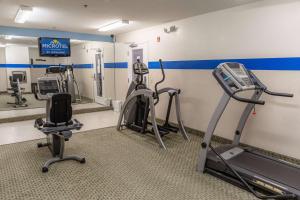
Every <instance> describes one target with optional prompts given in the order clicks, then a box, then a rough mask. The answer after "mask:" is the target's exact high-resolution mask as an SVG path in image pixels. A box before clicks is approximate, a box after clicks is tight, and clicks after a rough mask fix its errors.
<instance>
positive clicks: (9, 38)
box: [4, 35, 13, 40]
mask: <svg viewBox="0 0 300 200" xmlns="http://www.w3.org/2000/svg"><path fill="white" fill-rule="evenodd" d="M12 38H13V36H12V35H5V36H4V39H6V40H11V39H12Z"/></svg>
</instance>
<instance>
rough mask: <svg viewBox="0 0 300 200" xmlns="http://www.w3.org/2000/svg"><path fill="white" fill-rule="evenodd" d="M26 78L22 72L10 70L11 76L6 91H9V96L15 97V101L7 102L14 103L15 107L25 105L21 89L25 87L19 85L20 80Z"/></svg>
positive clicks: (25, 100)
mask: <svg viewBox="0 0 300 200" xmlns="http://www.w3.org/2000/svg"><path fill="white" fill-rule="evenodd" d="M25 80H26V75H24V72H17V71H14V72H12V76H10V77H9V83H10V88H8V89H7V90H8V91H11V96H12V97H14V98H15V102H7V104H12V105H14V107H15V108H19V107H27V106H28V105H27V104H26V102H27V99H26V98H25V97H23V91H24V90H25V88H22V87H21V84H20V83H21V82H23V81H25Z"/></svg>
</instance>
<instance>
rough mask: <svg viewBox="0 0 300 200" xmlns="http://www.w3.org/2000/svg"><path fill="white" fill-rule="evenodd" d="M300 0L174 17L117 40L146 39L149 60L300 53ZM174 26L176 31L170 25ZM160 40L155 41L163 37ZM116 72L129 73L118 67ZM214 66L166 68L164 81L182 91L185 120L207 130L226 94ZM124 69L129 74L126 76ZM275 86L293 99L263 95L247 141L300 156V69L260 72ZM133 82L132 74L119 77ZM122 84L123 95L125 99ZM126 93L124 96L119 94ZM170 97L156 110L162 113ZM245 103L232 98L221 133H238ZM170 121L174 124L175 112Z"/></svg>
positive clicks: (154, 72)
mask: <svg viewBox="0 0 300 200" xmlns="http://www.w3.org/2000/svg"><path fill="white" fill-rule="evenodd" d="M299 10H300V2H299V1H296V0H266V1H260V2H257V3H253V4H249V5H245V6H241V7H236V8H232V9H227V10H223V11H218V12H213V13H209V14H205V15H201V16H196V17H192V18H187V19H183V20H180V21H175V22H170V23H167V24H163V25H160V26H155V27H151V28H147V29H143V30H138V31H134V32H131V33H126V34H121V35H118V36H117V41H118V42H122V43H125V42H136V43H143V42H146V43H147V44H148V49H149V52H148V57H149V60H150V61H156V60H158V59H159V58H162V59H163V60H202V59H223V58H224V59H229V58H265V57H272V58H275V57H297V56H298V57H300V49H299V46H300V37H299V35H300V26H299V22H300V12H299ZM170 25H176V26H177V27H178V31H177V32H176V33H173V34H166V33H164V32H163V29H164V27H168V26H170ZM158 36H159V37H160V38H161V42H160V43H158V42H157V41H156V39H157V37H158ZM117 71H118V72H116V73H117V74H118V73H119V74H123V77H127V72H125V71H124V70H123V69H118V70H117ZM211 72H212V71H211V70H166V75H167V80H166V82H165V84H164V85H169V86H172V87H178V88H181V89H182V95H181V100H182V114H183V119H184V123H185V124H186V125H187V126H189V127H191V128H195V129H198V130H202V131H205V130H206V128H207V125H208V122H209V120H210V117H211V115H212V113H213V111H214V109H215V107H216V106H217V103H218V101H219V98H220V97H221V95H222V89H221V88H220V86H219V85H218V84H217V82H216V80H214V78H213V76H212V75H211ZM125 73H126V74H125ZM254 73H255V74H257V76H258V77H259V78H260V79H261V80H262V81H263V82H264V83H265V84H266V85H268V86H269V88H270V89H271V90H276V91H284V92H291V93H294V94H295V97H294V98H292V99H290V98H289V99H287V98H280V97H270V96H265V95H264V96H263V99H265V100H266V102H267V104H266V105H265V106H257V115H256V116H251V117H250V119H249V120H248V124H247V126H246V128H245V130H244V135H243V137H242V142H244V143H247V144H250V145H253V146H257V147H260V148H264V149H267V150H271V151H274V152H278V153H281V154H285V155H288V156H292V157H295V158H300V151H299V141H300V134H299V133H298V130H300V123H299V121H300V115H299V113H300V72H299V71H254ZM150 76H151V81H150V82H151V85H152V86H153V83H154V82H155V81H157V80H158V79H160V76H161V75H160V72H159V70H151V71H150ZM116 84H117V85H125V84H127V82H126V79H125V78H122V79H120V80H119V81H118V80H117V81H116ZM123 93H124V92H123V88H122V89H119V88H117V97H118V98H121V97H120V96H123V97H124V95H123ZM118 94H122V95H118ZM166 103H167V101H166V100H165V101H163V102H162V105H160V107H159V108H158V109H157V111H158V117H163V116H164V114H165V112H164V111H163V110H165V108H166ZM243 108H244V105H243V104H242V103H238V102H235V101H232V102H231V103H230V105H229V106H228V108H227V111H226V112H225V113H224V116H223V118H222V119H221V121H220V123H219V127H218V128H217V130H216V134H217V135H219V136H222V137H226V138H232V137H233V131H234V130H235V127H236V125H237V123H238V120H239V117H240V114H241V113H242V109H243ZM172 121H175V118H174V113H173V115H172Z"/></svg>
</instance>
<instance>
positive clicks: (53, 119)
mask: <svg viewBox="0 0 300 200" xmlns="http://www.w3.org/2000/svg"><path fill="white" fill-rule="evenodd" d="M35 91H36V92H35V96H36V98H37V99H38V100H46V101H47V105H46V121H44V120H43V119H41V118H39V119H37V120H36V121H35V123H34V127H35V128H37V129H38V130H40V131H41V132H43V133H44V134H45V135H46V136H47V142H46V143H38V145H37V146H38V147H39V148H41V147H48V148H49V150H50V152H51V154H52V156H53V158H51V159H49V160H48V161H47V162H45V164H44V165H43V167H42V172H48V169H49V166H50V165H51V164H53V163H56V162H61V161H65V160H75V161H78V162H80V163H85V158H84V157H79V156H76V155H69V156H65V155H64V146H65V142H66V141H69V139H70V138H71V137H72V130H80V129H81V127H82V126H83V124H81V123H80V122H79V121H78V120H76V119H72V106H71V95H70V94H68V93H64V92H62V90H61V88H60V86H59V81H58V79H57V77H42V78H38V81H37V88H36V90H35Z"/></svg>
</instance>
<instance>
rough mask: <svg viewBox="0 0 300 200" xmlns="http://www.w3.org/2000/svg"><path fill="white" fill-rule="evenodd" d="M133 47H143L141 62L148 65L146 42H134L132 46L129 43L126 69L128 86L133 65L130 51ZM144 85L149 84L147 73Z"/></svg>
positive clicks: (131, 77)
mask: <svg viewBox="0 0 300 200" xmlns="http://www.w3.org/2000/svg"><path fill="white" fill-rule="evenodd" d="M135 49H143V62H144V63H145V64H146V65H147V66H148V62H149V57H148V43H147V42H144V43H139V44H135V45H134V46H133V47H132V46H131V45H129V47H128V71H127V73H128V74H127V77H128V79H127V80H128V87H129V86H130V83H131V82H132V80H133V69H132V65H133V60H132V51H133V50H135ZM145 77H146V85H147V86H148V85H149V75H148V74H147V75H146V76H145Z"/></svg>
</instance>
